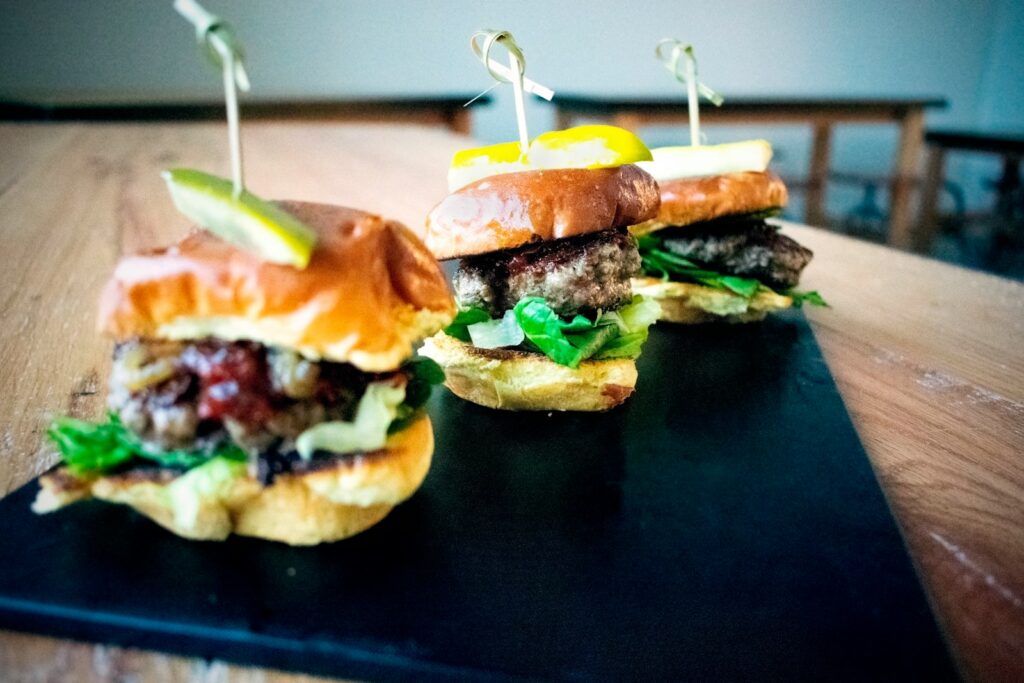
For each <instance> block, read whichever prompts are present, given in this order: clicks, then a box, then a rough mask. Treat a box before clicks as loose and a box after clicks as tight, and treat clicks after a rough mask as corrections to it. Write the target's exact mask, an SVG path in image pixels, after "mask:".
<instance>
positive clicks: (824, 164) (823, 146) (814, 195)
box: [804, 123, 832, 227]
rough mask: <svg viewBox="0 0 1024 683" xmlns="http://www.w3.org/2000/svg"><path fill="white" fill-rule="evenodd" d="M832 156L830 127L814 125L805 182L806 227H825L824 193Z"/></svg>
mask: <svg viewBox="0 0 1024 683" xmlns="http://www.w3.org/2000/svg"><path fill="white" fill-rule="evenodd" d="M831 155H832V125H831V124H829V123H816V124H814V141H813V143H812V144H811V165H810V173H809V178H808V182H807V207H806V210H805V212H804V221H805V222H806V223H807V224H808V225H814V226H817V227H825V225H826V224H827V223H828V220H827V216H826V215H825V192H826V190H827V189H828V174H829V167H830V165H831V161H830V158H831Z"/></svg>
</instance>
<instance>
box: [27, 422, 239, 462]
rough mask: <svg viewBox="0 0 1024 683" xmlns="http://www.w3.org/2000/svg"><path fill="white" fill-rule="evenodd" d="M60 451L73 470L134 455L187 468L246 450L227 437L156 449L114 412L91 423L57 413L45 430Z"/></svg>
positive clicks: (235, 456)
mask: <svg viewBox="0 0 1024 683" xmlns="http://www.w3.org/2000/svg"><path fill="white" fill-rule="evenodd" d="M46 434H47V436H49V437H50V440H51V441H53V443H54V444H55V445H56V446H57V450H58V451H60V454H61V458H62V459H63V461H64V464H65V465H67V467H68V469H70V470H71V471H72V472H73V473H74V474H85V473H89V472H106V471H108V470H111V469H113V468H115V467H117V466H118V465H122V464H124V463H126V462H128V461H129V460H132V459H133V458H141V459H143V460H148V461H150V462H153V463H155V464H157V465H160V466H163V467H182V468H185V469H190V468H193V467H196V466H198V465H202V464H203V463H205V462H207V461H209V460H211V459H213V458H216V457H223V458H226V459H228V460H237V461H245V453H244V452H243V451H242V449H241V448H239V447H238V446H236V445H234V444H233V443H231V442H230V441H227V440H225V441H222V442H220V443H217V444H214V445H212V446H211V447H210V448H208V449H206V450H194V451H188V450H173V451H158V450H156V449H152V448H149V447H147V446H145V445H144V444H143V443H142V442H141V441H140V440H139V438H138V437H137V436H135V434H134V433H133V432H132V431H131V430H130V429H128V428H127V427H125V426H124V425H123V424H122V423H121V420H120V418H118V416H117V415H116V414H115V413H109V414H108V416H107V421H106V422H103V423H100V424H94V423H92V422H85V421H84V420H76V419H74V418H72V417H58V418H57V419H56V420H54V421H53V423H52V424H51V425H50V428H49V430H47V432H46Z"/></svg>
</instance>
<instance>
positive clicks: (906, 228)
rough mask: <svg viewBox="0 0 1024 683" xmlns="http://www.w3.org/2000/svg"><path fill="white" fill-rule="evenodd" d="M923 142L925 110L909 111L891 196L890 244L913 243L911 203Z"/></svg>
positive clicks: (905, 247)
mask: <svg viewBox="0 0 1024 683" xmlns="http://www.w3.org/2000/svg"><path fill="white" fill-rule="evenodd" d="M923 145H924V110H921V109H914V110H911V111H908V112H907V113H906V115H905V116H904V117H903V125H902V127H901V128H900V146H899V150H898V152H897V154H896V168H895V169H894V173H893V181H892V190H891V195H890V197H889V244H890V245H892V246H894V247H899V248H900V249H909V248H910V247H911V246H912V243H913V239H912V236H911V230H910V228H911V220H910V210H911V206H910V204H911V199H912V195H913V189H914V182H915V179H916V176H917V166H918V164H919V163H920V159H921V147H922V146H923Z"/></svg>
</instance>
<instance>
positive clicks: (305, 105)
mask: <svg viewBox="0 0 1024 683" xmlns="http://www.w3.org/2000/svg"><path fill="white" fill-rule="evenodd" d="M474 95H475V93H471V94H467V95H447V96H444V97H405V98H386V99H385V98H380V99H358V100H356V99H351V100H255V101H249V100H242V112H243V116H244V117H245V119H246V120H253V119H264V120H322V121H348V122H379V123H421V124H426V125H442V126H445V127H446V128H448V129H449V130H451V131H453V132H456V133H462V134H465V135H468V134H469V133H470V131H471V128H472V119H471V116H470V110H469V108H468V107H465V106H464V105H465V103H466V102H468V101H469V100H470V99H472V98H473V97H474ZM490 101H491V100H490V97H488V96H486V95H485V96H483V97H481V98H478V99H477V100H476V102H474V103H473V106H474V107H475V106H479V105H480V104H481V103H483V104H487V103H489V102H490ZM222 118H224V104H223V103H222V102H217V101H208V102H201V101H150V102H129V101H121V102H118V101H112V100H111V99H110V98H98V97H88V98H81V99H77V100H76V99H52V98H51V99H46V98H39V99H28V98H25V99H9V100H3V101H0V120H3V121H163V122H178V121H210V120H217V119H222Z"/></svg>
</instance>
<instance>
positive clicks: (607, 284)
mask: <svg viewBox="0 0 1024 683" xmlns="http://www.w3.org/2000/svg"><path fill="white" fill-rule="evenodd" d="M639 270H640V253H639V252H638V251H637V248H636V243H635V242H634V241H633V238H632V237H630V235H629V233H627V232H626V230H625V229H613V230H603V231H601V232H596V233H591V234H589V235H580V236H579V237H568V238H564V239H560V240H553V241H549V242H538V243H536V244H531V245H528V246H525V247H519V248H517V249H508V250H505V251H500V252H496V253H493V254H484V255H482V256H473V257H470V258H464V259H462V260H461V261H460V262H459V268H458V270H457V271H456V273H455V277H454V279H453V281H452V284H453V285H454V288H455V298H456V299H457V300H458V303H459V307H460V308H470V307H474V306H475V307H480V308H485V309H487V311H488V312H489V313H490V314H491V315H492V316H494V317H500V316H501V315H502V314H503V313H504V312H505V311H507V310H508V309H510V308H513V307H514V306H515V305H516V304H517V303H518V302H519V300H520V299H522V298H523V297H527V296H540V297H544V299H545V300H547V302H548V304H549V305H550V306H551V307H552V308H553V309H554V310H555V311H556V312H558V313H559V314H561V315H567V316H568V315H574V314H576V313H593V312H595V311H597V310H612V309H615V308H618V307H620V306H623V305H625V304H627V303H629V301H630V299H631V298H632V292H631V290H630V285H629V279H630V278H631V277H633V276H634V275H636V274H637V273H638V272H639Z"/></svg>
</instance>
